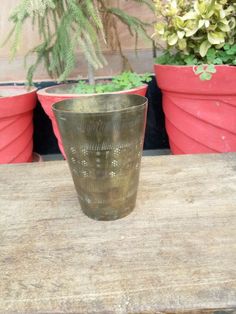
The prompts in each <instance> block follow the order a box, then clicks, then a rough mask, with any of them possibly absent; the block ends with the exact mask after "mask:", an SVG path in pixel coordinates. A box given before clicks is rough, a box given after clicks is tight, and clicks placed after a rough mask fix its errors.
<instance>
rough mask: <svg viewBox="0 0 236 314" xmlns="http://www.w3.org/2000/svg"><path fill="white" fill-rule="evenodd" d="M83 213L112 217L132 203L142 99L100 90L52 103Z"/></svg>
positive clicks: (139, 148) (125, 211)
mask: <svg viewBox="0 0 236 314" xmlns="http://www.w3.org/2000/svg"><path fill="white" fill-rule="evenodd" d="M53 112H54V114H55V117H56V119H57V123H58V127H59V131H60V134H61V137H62V142H63V146H64V149H65V153H66V157H67V161H68V163H69V167H70V170H71V173H72V177H73V180H74V184H75V188H76V190H77V193H78V198H79V202H80V205H81V208H82V210H83V212H84V213H85V214H86V215H87V216H89V217H91V218H93V219H96V220H115V219H118V218H122V217H124V216H126V215H128V214H129V213H130V212H131V211H132V210H133V209H134V207H135V202H136V195H137V188H138V182H139V173H140V162H141V157H142V150H143V139H144V131H145V124H146V113H147V99H146V98H145V97H142V96H138V95H124V94H116V95H114V94H113V95H110V94H104V95H97V96H84V97H81V98H75V99H69V100H64V101H60V102H58V103H56V104H54V105H53Z"/></svg>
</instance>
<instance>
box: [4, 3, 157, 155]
mask: <svg viewBox="0 0 236 314" xmlns="http://www.w3.org/2000/svg"><path fill="white" fill-rule="evenodd" d="M133 2H137V1H136V0H133ZM138 3H139V4H140V5H145V6H148V7H149V8H150V10H153V5H152V1H150V0H148V1H146V0H140V1H138ZM30 18H31V19H32V21H33V23H34V24H37V25H36V26H37V29H38V31H39V35H40V37H41V43H40V44H39V45H38V46H37V47H35V48H34V49H33V50H32V51H31V52H33V53H36V55H37V58H36V61H35V63H34V64H32V65H31V66H30V67H29V69H28V81H29V82H30V83H32V79H33V74H34V72H35V70H36V68H37V66H38V65H39V64H40V63H41V62H44V64H45V67H46V69H47V71H48V73H49V75H50V76H51V77H53V78H57V79H58V82H65V81H66V79H67V78H68V77H69V75H70V73H71V72H72V70H73V69H74V67H75V66H76V61H77V55H78V48H79V49H80V50H81V51H82V52H83V54H84V57H85V58H86V60H87V62H88V81H89V84H90V85H92V86H89V87H86V86H85V85H86V84H85V83H83V82H82V83H79V85H78V87H77V89H75V88H74V87H73V86H68V85H67V84H66V85H61V86H57V87H52V88H46V89H44V90H40V91H38V96H39V100H40V102H41V104H42V106H43V108H44V110H45V112H46V113H47V114H48V115H49V117H50V119H51V120H52V124H53V129H54V133H55V135H56V136H57V138H58V140H59V146H60V149H61V151H62V153H64V151H63V147H62V145H61V140H60V136H59V133H58V128H57V124H56V121H55V118H54V115H53V114H52V109H51V107H52V105H53V103H55V102H56V101H58V100H62V99H65V98H72V97H79V96H81V95H83V94H84V92H85V91H87V92H86V93H87V94H88V91H91V92H89V93H92V94H94V93H97V92H98V93H103V92H109V93H111V92H122V93H137V94H141V95H145V93H146V90H147V85H145V84H144V83H143V82H142V81H141V79H140V78H138V76H137V75H133V74H131V73H130V72H128V73H124V74H123V76H121V77H119V76H118V77H117V78H115V79H114V80H112V82H108V86H104V85H103V84H102V85H103V86H102V85H101V84H99V85H98V86H97V87H95V85H94V84H95V78H94V70H96V69H98V68H100V67H103V66H104V65H105V64H106V60H105V58H104V56H103V54H102V47H101V41H102V42H103V44H105V45H106V46H109V47H110V48H112V49H113V50H115V49H118V51H119V52H120V55H121V57H122V60H123V68H124V70H126V71H127V70H130V69H131V67H130V64H129V62H128V60H127V58H126V57H125V55H124V53H123V50H122V43H121V41H120V36H119V31H118V22H119V23H120V22H121V23H123V24H124V25H126V26H127V29H128V31H129V32H130V34H131V35H135V36H136V37H138V35H139V34H143V35H144V36H146V38H148V39H149V40H150V37H149V35H148V33H147V26H149V24H147V23H144V22H143V21H142V20H140V19H139V18H137V17H134V16H131V15H129V14H128V13H127V12H125V11H124V10H122V9H121V8H120V7H119V5H118V4H117V2H116V1H106V0H96V1H95V0H93V1H92V0H91V1H85V2H82V1H78V0H70V1H63V2H62V1H56V0H38V1H37V2H35V1H34V2H32V1H29V3H28V5H25V1H24V0H22V1H21V2H20V3H19V4H18V6H17V7H16V9H15V11H14V12H13V14H12V15H11V18H10V19H11V20H12V21H13V23H14V28H13V30H12V32H11V33H10V35H11V36H14V40H13V46H12V48H13V49H12V53H13V55H14V54H15V52H16V47H17V46H18V43H19V38H20V37H19V35H20V33H21V30H22V26H23V24H24V23H25V21H26V20H28V19H30ZM49 21H50V22H49ZM141 78H144V79H145V81H146V82H147V81H148V80H149V78H148V77H147V76H144V77H141ZM124 82H125V84H123V83H124ZM131 82H132V83H133V84H131ZM137 82H139V85H137ZM103 83H104V82H103ZM118 83H121V84H120V85H119V84H118ZM112 86H113V87H115V90H112V89H111V87H112ZM118 86H120V87H121V88H120V89H119V88H118ZM76 90H77V92H76Z"/></svg>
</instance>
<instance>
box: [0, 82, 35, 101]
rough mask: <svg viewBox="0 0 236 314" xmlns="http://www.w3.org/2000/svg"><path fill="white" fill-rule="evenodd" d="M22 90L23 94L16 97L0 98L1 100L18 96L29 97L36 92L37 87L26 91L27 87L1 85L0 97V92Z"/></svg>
mask: <svg viewBox="0 0 236 314" xmlns="http://www.w3.org/2000/svg"><path fill="white" fill-rule="evenodd" d="M9 89H11V90H22V91H24V92H22V93H20V94H16V95H8V96H1V97H0V100H1V99H6V98H13V97H19V96H24V95H29V94H33V93H35V92H37V87H30V88H29V90H27V87H25V86H14V85H2V86H0V95H1V90H9Z"/></svg>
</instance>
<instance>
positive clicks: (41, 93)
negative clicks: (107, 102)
mask: <svg viewBox="0 0 236 314" xmlns="http://www.w3.org/2000/svg"><path fill="white" fill-rule="evenodd" d="M68 85H71V86H74V85H76V83H68V84H59V85H53V86H49V87H45V88H42V89H39V90H38V91H37V94H38V95H39V96H49V97H50V96H52V97H62V96H63V97H70V98H77V97H90V96H97V95H107V94H109V95H115V94H123V93H127V92H133V91H136V90H139V89H141V88H145V87H147V86H148V85H147V84H143V85H140V86H138V87H135V88H131V89H125V90H121V91H116V92H109V93H92V94H75V93H68V92H67V93H53V92H52V93H48V90H50V89H53V88H60V87H64V86H68Z"/></svg>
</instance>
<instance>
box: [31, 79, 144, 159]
mask: <svg viewBox="0 0 236 314" xmlns="http://www.w3.org/2000/svg"><path fill="white" fill-rule="evenodd" d="M72 87H73V84H63V85H59V86H52V87H47V88H44V89H40V90H39V91H38V92H37V94H38V98H39V101H40V102H41V105H42V107H43V109H44V111H45V112H46V114H47V115H48V116H49V118H50V119H51V121H52V127H53V131H54V134H55V136H56V138H57V140H58V145H59V148H60V151H61V153H62V154H63V156H64V158H66V155H65V152H64V148H63V145H62V140H61V136H60V133H59V130H58V127H57V122H56V119H55V117H54V114H53V112H52V105H53V104H55V103H56V102H58V101H62V100H65V99H68V98H79V97H86V96H91V95H98V94H72V93H70V90H71V88H72ZM146 91H147V85H146V84H145V85H142V86H140V87H137V88H134V89H129V90H123V91H119V92H113V93H110V94H137V95H140V96H145V94H146Z"/></svg>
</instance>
